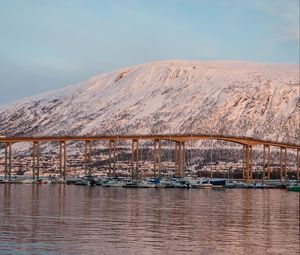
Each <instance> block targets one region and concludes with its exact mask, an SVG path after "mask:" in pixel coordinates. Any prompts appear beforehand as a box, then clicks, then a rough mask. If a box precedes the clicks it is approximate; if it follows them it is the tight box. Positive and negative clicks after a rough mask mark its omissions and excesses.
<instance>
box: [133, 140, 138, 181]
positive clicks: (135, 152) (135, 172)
mask: <svg viewBox="0 0 300 255" xmlns="http://www.w3.org/2000/svg"><path fill="white" fill-rule="evenodd" d="M138 171H139V141H138V140H137V139H133V140H132V173H131V176H132V178H136V179H137V178H138Z"/></svg>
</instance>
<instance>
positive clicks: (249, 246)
mask: <svg viewBox="0 0 300 255" xmlns="http://www.w3.org/2000/svg"><path fill="white" fill-rule="evenodd" d="M286 253H289V254H299V193H293V192H287V191H285V190H225V191H214V190H194V189H193V190H176V189H160V190H156V189H122V188H103V187H84V186H72V185H70V186H68V185H25V184H23V185H5V184H3V185H0V254H252V255H254V254H272V255H273V254H286Z"/></svg>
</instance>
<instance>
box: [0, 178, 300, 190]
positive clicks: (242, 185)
mask: <svg viewBox="0 0 300 255" xmlns="http://www.w3.org/2000/svg"><path fill="white" fill-rule="evenodd" d="M1 183H2V184H5V183H8V184H13V183H14V184H61V183H66V184H74V185H83V186H102V187H124V188H194V189H223V188H236V189H287V190H288V191H297V192H300V183H299V182H297V181H295V180H287V181H285V182H281V181H279V180H272V181H270V182H267V183H263V182H250V183H246V182H243V181H238V180H228V179H227V180H226V179H209V178H193V177H184V178H162V179H159V178H144V179H139V180H137V179H133V178H130V177H100V178H98V177H94V176H92V175H86V176H84V177H75V178H74V177H73V178H68V179H67V180H63V179H62V178H59V177H55V176H52V177H51V176H49V177H43V178H39V179H33V178H32V177H25V176H22V177H20V176H12V178H11V179H4V178H1V177H0V184H1Z"/></svg>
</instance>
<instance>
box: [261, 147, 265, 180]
mask: <svg viewBox="0 0 300 255" xmlns="http://www.w3.org/2000/svg"><path fill="white" fill-rule="evenodd" d="M265 178H266V145H265V144H264V149H263V176H262V182H263V183H264V182H265Z"/></svg>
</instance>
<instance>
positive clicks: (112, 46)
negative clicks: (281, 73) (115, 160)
mask: <svg viewBox="0 0 300 255" xmlns="http://www.w3.org/2000/svg"><path fill="white" fill-rule="evenodd" d="M165 59H185V60H200V61H201V60H242V61H259V62H273V63H299V0H0V89H1V92H0V104H2V103H6V102H9V101H12V100H17V99H19V98H22V97H24V96H30V95H33V94H36V93H39V92H42V91H46V90H50V89H55V88H59V87H63V86H66V85H70V84H74V83H77V82H80V81H82V80H84V79H87V78H89V77H90V76H92V75H95V74H97V73H101V72H105V71H110V70H113V69H115V68H119V67H124V66H128V65H133V64H140V63H145V62H149V61H156V60H165Z"/></svg>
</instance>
